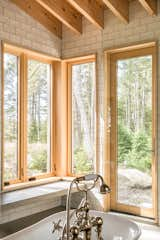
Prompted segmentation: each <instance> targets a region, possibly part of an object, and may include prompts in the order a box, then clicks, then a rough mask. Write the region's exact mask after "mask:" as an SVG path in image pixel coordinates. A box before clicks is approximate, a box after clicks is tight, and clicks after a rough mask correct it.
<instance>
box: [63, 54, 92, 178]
mask: <svg viewBox="0 0 160 240" xmlns="http://www.w3.org/2000/svg"><path fill="white" fill-rule="evenodd" d="M91 62H94V63H95V87H96V90H95V111H96V113H95V114H96V116H95V125H96V127H95V145H96V147H95V154H96V156H95V163H94V164H95V171H97V92H96V91H97V74H96V54H92V55H87V56H82V57H75V58H71V59H67V60H65V64H66V70H67V100H68V101H67V102H68V119H67V122H68V124H67V143H68V144H67V149H68V154H67V175H68V176H71V177H76V176H79V175H82V174H78V175H77V174H74V173H73V172H72V66H74V65H77V64H85V63H91Z"/></svg>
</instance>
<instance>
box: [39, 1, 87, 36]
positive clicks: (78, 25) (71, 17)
mask: <svg viewBox="0 0 160 240" xmlns="http://www.w3.org/2000/svg"><path fill="white" fill-rule="evenodd" d="M35 1H36V2H37V3H39V4H40V5H41V6H42V7H43V8H44V9H46V10H47V11H48V12H49V13H50V14H52V15H53V16H55V17H56V18H57V19H59V21H61V22H62V23H63V24H65V25H66V26H67V27H69V28H70V29H71V30H73V31H74V32H76V33H78V34H79V33H82V15H81V14H80V13H79V12H78V11H77V10H76V9H75V8H74V7H72V5H70V4H69V3H68V2H67V1H63V0H52V1H50V0H35Z"/></svg>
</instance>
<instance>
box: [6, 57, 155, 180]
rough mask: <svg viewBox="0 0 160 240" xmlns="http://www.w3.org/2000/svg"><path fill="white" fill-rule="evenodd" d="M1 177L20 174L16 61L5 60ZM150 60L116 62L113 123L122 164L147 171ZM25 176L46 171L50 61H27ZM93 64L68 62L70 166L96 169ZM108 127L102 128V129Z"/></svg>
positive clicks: (79, 170)
mask: <svg viewBox="0 0 160 240" xmlns="http://www.w3.org/2000/svg"><path fill="white" fill-rule="evenodd" d="M4 63H5V65H4V160H5V165H4V166H5V180H9V179H15V178H16V177H17V174H18V154H17V152H18V129H19V128H18V126H19V110H18V101H19V84H18V79H19V75H18V74H19V59H18V57H16V56H14V55H11V54H7V53H6V54H5V59H4ZM151 79H152V58H151V56H144V57H138V58H131V59H127V60H119V61H118V62H117V120H118V121H117V123H118V136H117V141H118V153H117V159H118V164H119V167H120V168H136V169H138V170H140V171H144V172H147V173H150V170H151V149H152V134H151V133H152V81H151ZM27 85H28V87H27V171H28V172H27V174H28V176H32V175H39V174H42V173H46V172H49V171H50V94H48V93H49V92H50V90H49V89H50V65H49V64H44V63H40V62H38V61H35V60H29V61H28V82H27ZM95 91H96V85H95V63H94V62H91V63H84V64H77V65H76V64H75V65H73V66H72V163H73V166H72V170H73V172H74V173H88V172H94V165H95V164H94V163H95V155H96V154H95V152H96V144H95V142H96V141H95V137H96V136H95V132H96V125H95V120H96V119H95V105H96V104H95V101H96V100H95ZM104 131H106V129H104Z"/></svg>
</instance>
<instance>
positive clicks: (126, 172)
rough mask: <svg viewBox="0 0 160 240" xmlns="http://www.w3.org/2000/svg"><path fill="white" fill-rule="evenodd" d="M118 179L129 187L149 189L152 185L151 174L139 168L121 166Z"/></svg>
mask: <svg viewBox="0 0 160 240" xmlns="http://www.w3.org/2000/svg"><path fill="white" fill-rule="evenodd" d="M118 181H119V184H122V185H125V186H126V187H129V188H139V189H147V188H151V186H152V178H151V176H150V175H149V174H147V173H144V172H141V171H140V170H138V169H125V168H119V169H118Z"/></svg>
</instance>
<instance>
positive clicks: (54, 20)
mask: <svg viewBox="0 0 160 240" xmlns="http://www.w3.org/2000/svg"><path fill="white" fill-rule="evenodd" d="M10 1H11V2H13V3H14V4H16V5H17V6H18V7H19V8H21V9H22V10H23V11H25V12H26V13H27V14H29V15H30V16H31V17H33V18H34V19H36V20H37V21H39V22H40V23H41V24H42V25H43V26H44V27H46V28H47V29H48V30H49V31H51V32H52V33H54V34H55V35H56V36H57V37H59V38H62V24H64V25H66V26H67V27H69V28H70V29H71V30H72V31H74V32H76V33H78V34H82V32H83V29H82V18H83V17H85V18H87V19H88V20H89V21H90V22H91V23H93V24H94V25H95V26H96V27H97V28H100V29H103V27H104V10H105V9H106V8H108V9H109V10H110V11H112V13H113V14H114V15H115V17H117V18H118V19H119V20H120V21H122V22H124V23H128V22H129V2H130V1H131V0H10ZM136 1H139V3H140V4H141V5H142V7H144V9H145V10H146V11H147V12H148V14H150V15H156V14H157V2H158V0H136Z"/></svg>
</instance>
